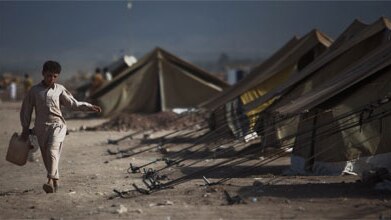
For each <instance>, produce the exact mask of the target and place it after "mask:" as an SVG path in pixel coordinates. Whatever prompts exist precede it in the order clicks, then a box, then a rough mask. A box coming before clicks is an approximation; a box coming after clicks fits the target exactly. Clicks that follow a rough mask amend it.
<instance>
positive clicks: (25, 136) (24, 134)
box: [20, 131, 29, 141]
mask: <svg viewBox="0 0 391 220" xmlns="http://www.w3.org/2000/svg"><path fill="white" fill-rule="evenodd" d="M20 139H21V140H22V141H27V140H28V139H29V132H28V131H22V134H20Z"/></svg>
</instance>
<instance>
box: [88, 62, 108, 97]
mask: <svg viewBox="0 0 391 220" xmlns="http://www.w3.org/2000/svg"><path fill="white" fill-rule="evenodd" d="M104 82H105V80H104V77H103V74H102V73H101V71H100V68H96V69H95V74H94V75H93V76H92V78H91V86H90V95H92V94H94V93H95V92H96V91H97V90H98V89H99V88H100V87H101V86H102V85H103V83H104Z"/></svg>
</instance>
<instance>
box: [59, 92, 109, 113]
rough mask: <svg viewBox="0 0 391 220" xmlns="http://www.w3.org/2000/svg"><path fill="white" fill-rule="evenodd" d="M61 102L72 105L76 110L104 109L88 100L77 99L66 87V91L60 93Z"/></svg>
mask: <svg viewBox="0 0 391 220" xmlns="http://www.w3.org/2000/svg"><path fill="white" fill-rule="evenodd" d="M60 102H61V104H62V105H64V106H66V107H70V108H71V109H72V110H74V111H92V112H101V111H102V109H101V108H100V107H99V106H97V105H92V104H90V103H88V102H80V101H77V100H76V99H75V98H74V97H73V95H72V94H71V93H70V92H69V91H68V90H66V89H65V88H64V91H63V92H62V93H61V95H60Z"/></svg>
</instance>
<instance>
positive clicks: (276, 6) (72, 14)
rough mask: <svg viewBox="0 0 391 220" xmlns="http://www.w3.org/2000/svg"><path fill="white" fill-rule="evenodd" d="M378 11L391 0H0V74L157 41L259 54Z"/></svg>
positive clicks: (98, 61)
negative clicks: (357, 0)
mask: <svg viewBox="0 0 391 220" xmlns="http://www.w3.org/2000/svg"><path fill="white" fill-rule="evenodd" d="M130 5H131V7H129V6H130ZM380 16H386V17H388V18H391V1H389V2H381V1H372V2H363V1H359V2H353V1H347V2H339V1H338V2H337V1H325V2H319V1H273V2H272V1H270V2H269V1H131V3H130V4H129V2H128V1H54V2H52V1H0V73H2V72H3V71H8V70H17V69H23V70H29V71H31V72H33V73H37V72H39V71H40V68H41V65H42V63H43V62H44V61H45V60H47V59H54V60H58V61H60V63H62V64H63V68H64V72H65V74H66V75H70V74H72V73H74V72H75V71H77V70H78V69H80V70H83V71H93V69H94V68H95V67H96V66H97V65H106V64H109V63H110V62H111V61H112V60H113V59H115V58H117V57H118V56H120V55H121V54H124V53H126V54H134V55H136V57H138V58H139V57H140V56H142V55H144V54H145V53H146V52H149V51H150V50H152V49H153V48H155V47H156V46H159V47H162V48H163V49H166V50H168V51H170V52H172V53H174V54H176V55H178V56H180V57H182V58H184V59H186V60H189V61H191V62H192V61H200V60H217V58H218V56H219V54H221V53H222V52H225V53H227V54H228V55H229V56H230V57H238V58H265V57H267V56H269V55H271V54H272V53H273V52H275V51H276V50H277V49H279V48H280V47H281V46H282V45H283V44H284V43H285V42H286V41H287V40H289V39H290V38H291V37H293V36H294V35H297V36H303V35H304V34H306V33H307V32H309V31H310V30H311V29H314V28H317V29H318V30H320V31H322V32H324V33H326V34H327V35H329V36H330V37H332V38H334V39H335V38H336V37H337V36H338V35H339V34H340V33H341V32H342V31H343V30H344V29H345V28H346V27H347V26H348V25H349V24H350V23H352V22H353V20H354V19H356V18H357V19H360V20H361V21H363V22H364V23H372V22H374V21H375V20H377V19H378V18H379V17H380Z"/></svg>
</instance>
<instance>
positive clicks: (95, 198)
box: [0, 102, 391, 219]
mask: <svg viewBox="0 0 391 220" xmlns="http://www.w3.org/2000/svg"><path fill="white" fill-rule="evenodd" d="M19 106H20V103H4V102H3V103H0V123H1V126H0V158H2V159H1V160H0V219H15V218H17V219H31V218H32V219H35V218H39V219H61V218H65V219H75V218H76V219H77V218H82V219H85V218H87V219H113V218H127V219H325V218H333V219H334V218H338V219H347V218H349V219H351V218H354V219H357V218H361V219H391V194H390V193H389V192H388V193H387V192H382V191H375V190H373V189H372V188H371V187H368V186H366V185H363V184H361V183H356V181H357V180H358V177H355V176H338V177H323V176H307V177H302V176H289V177H287V176H280V175H279V174H280V173H281V171H282V170H283V169H285V168H286V167H287V166H288V164H289V158H288V157H284V158H281V159H279V160H277V161H274V162H272V163H270V164H268V165H267V166H264V167H261V168H260V169H257V170H256V171H254V172H253V173H251V174H250V175H246V176H245V177H241V178H239V176H236V177H237V178H233V179H231V180H229V181H227V182H225V183H224V185H220V186H214V187H205V186H201V185H203V184H204V182H203V180H200V179H192V180H190V181H188V182H185V183H183V184H180V185H177V186H175V188H174V189H167V190H163V191H159V192H156V193H153V194H151V195H142V194H139V193H132V194H131V195H132V196H130V198H127V199H123V198H119V197H115V193H114V192H113V189H117V190H119V191H126V190H131V189H133V188H132V186H131V184H132V183H137V184H139V185H140V186H142V184H141V179H140V174H128V173H127V169H128V168H129V163H130V162H132V163H134V164H138V165H142V164H145V163H148V162H150V161H153V160H154V159H156V158H157V157H159V154H158V153H157V152H155V151H150V152H146V153H143V154H139V155H135V156H132V157H128V158H123V159H117V158H116V156H113V155H108V153H107V149H111V150H113V151H115V150H117V149H125V148H128V147H132V146H137V145H140V139H142V135H138V136H135V137H134V138H133V139H132V140H129V139H128V140H126V141H124V142H121V143H120V144H119V145H108V144H107V139H109V138H114V139H115V138H120V137H123V136H124V135H126V134H128V133H129V132H114V131H111V132H106V131H94V132H90V131H76V132H70V135H68V136H67V138H66V141H65V147H64V150H63V154H62V159H61V166H60V172H61V177H62V178H61V189H60V192H59V193H56V194H45V193H44V192H43V190H42V184H43V183H44V181H45V171H44V167H43V164H42V160H41V159H40V157H38V158H39V160H38V161H36V162H28V164H26V165H25V166H23V167H18V166H16V165H13V164H11V163H9V162H7V161H5V159H4V158H5V154H6V150H7V146H8V141H9V138H10V136H11V135H12V133H13V132H14V131H20V126H19V119H18V112H19ZM102 122H103V120H101V119H99V120H98V119H89V120H70V121H68V128H69V129H70V130H72V129H78V128H79V127H80V126H93V125H97V124H100V123H102ZM130 133H131V132H130ZM148 146H151V143H150V144H148V145H147V144H146V145H145V147H148ZM38 156H39V155H38ZM220 160H221V159H220ZM217 161H219V160H203V161H202V162H201V163H199V164H197V165H195V166H191V167H184V168H182V169H178V168H175V169H168V170H167V171H166V172H167V173H169V174H170V176H169V177H170V178H175V177H179V176H182V175H183V173H185V174H189V173H192V172H195V171H197V170H199V169H203V168H204V167H205V166H209V165H210V164H213V163H216V162H217ZM188 163H189V162H186V164H188ZM244 166H246V165H242V166H239V167H235V168H227V169H225V170H222V171H216V172H214V173H211V174H208V176H207V177H208V178H209V179H210V180H211V181H215V180H219V179H220V178H222V177H232V175H233V174H235V173H236V172H235V170H241V168H245V167H244ZM151 167H154V168H161V167H163V164H162V163H161V162H160V163H156V164H153V165H151ZM234 177H235V175H234ZM255 181H257V182H256V184H255V186H254V185H253V184H254V182H255ZM223 190H227V191H228V192H229V193H230V194H231V195H232V196H236V195H240V197H241V198H242V199H243V201H244V202H245V204H237V205H228V204H227V201H226V197H225V195H224V193H223Z"/></svg>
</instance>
